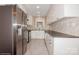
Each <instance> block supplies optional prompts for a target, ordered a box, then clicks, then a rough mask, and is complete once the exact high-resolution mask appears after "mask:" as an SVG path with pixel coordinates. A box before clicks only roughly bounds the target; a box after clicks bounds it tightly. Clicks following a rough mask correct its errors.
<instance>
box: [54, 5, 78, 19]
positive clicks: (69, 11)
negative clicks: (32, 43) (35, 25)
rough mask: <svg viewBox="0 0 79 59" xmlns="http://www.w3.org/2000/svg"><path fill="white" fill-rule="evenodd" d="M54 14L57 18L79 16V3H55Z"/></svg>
mask: <svg viewBox="0 0 79 59" xmlns="http://www.w3.org/2000/svg"><path fill="white" fill-rule="evenodd" d="M53 9H54V14H55V15H56V17H57V18H62V17H79V5H78V4H57V5H53Z"/></svg>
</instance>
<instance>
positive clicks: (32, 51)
mask: <svg viewBox="0 0 79 59" xmlns="http://www.w3.org/2000/svg"><path fill="white" fill-rule="evenodd" d="M25 55H48V51H47V48H46V45H45V42H44V40H42V39H32V40H31V42H30V43H29V44H28V45H27V52H26V53H25Z"/></svg>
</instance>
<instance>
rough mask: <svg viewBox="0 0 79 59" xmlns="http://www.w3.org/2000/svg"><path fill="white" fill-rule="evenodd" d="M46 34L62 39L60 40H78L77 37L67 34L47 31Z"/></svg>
mask: <svg viewBox="0 0 79 59" xmlns="http://www.w3.org/2000/svg"><path fill="white" fill-rule="evenodd" d="M48 33H49V34H50V35H52V36H53V37H62V38H79V37H78V36H73V35H68V34H64V33H59V32H56V31H48Z"/></svg>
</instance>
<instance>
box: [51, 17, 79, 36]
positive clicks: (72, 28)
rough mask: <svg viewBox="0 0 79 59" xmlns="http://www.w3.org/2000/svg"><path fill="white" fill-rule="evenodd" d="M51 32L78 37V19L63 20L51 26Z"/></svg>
mask: <svg viewBox="0 0 79 59" xmlns="http://www.w3.org/2000/svg"><path fill="white" fill-rule="evenodd" d="M50 28H51V30H53V31H57V32H61V33H65V34H70V35H74V36H79V32H78V31H79V18H68V19H67V18H63V19H62V20H60V21H57V22H55V23H53V24H52V25H51V27H50Z"/></svg>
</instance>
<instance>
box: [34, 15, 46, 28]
mask: <svg viewBox="0 0 79 59" xmlns="http://www.w3.org/2000/svg"><path fill="white" fill-rule="evenodd" d="M37 22H43V29H44V28H45V18H44V17H35V29H38V27H37Z"/></svg>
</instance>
